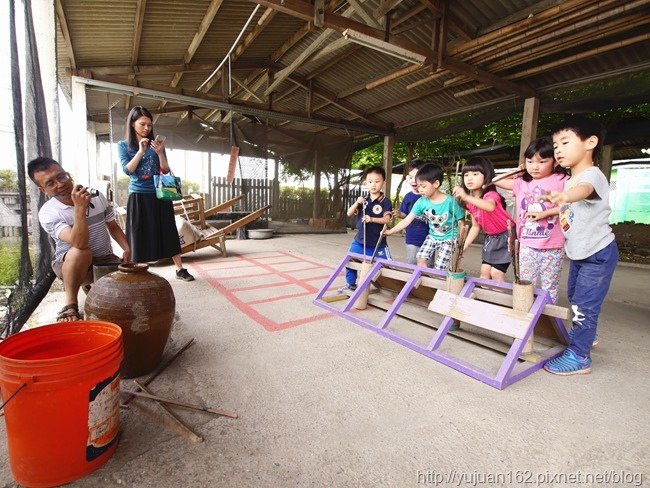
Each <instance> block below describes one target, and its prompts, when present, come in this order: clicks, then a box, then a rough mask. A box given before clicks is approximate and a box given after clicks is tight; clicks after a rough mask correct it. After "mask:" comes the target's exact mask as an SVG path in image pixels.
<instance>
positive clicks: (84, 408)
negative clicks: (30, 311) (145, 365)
mask: <svg viewBox="0 0 650 488" xmlns="http://www.w3.org/2000/svg"><path fill="white" fill-rule="evenodd" d="M122 355H123V349H122V330H121V329H120V327H119V326H117V325H115V324H111V323H109V322H91V321H76V322H68V323H61V324H53V325H46V326H43V327H39V328H36V329H32V330H28V331H25V332H20V333H18V334H16V335H13V336H11V337H9V338H8V339H6V340H5V341H3V342H0V389H1V390H2V401H3V402H6V401H7V400H9V398H10V397H11V396H12V395H13V394H14V393H16V392H17V393H16V395H15V396H14V397H13V398H11V400H9V402H8V403H7V405H6V406H5V409H4V411H5V422H6V425H7V443H8V446H9V463H10V465H11V471H12V473H13V476H14V478H15V479H16V481H17V482H18V483H19V484H21V485H24V486H28V487H48V486H57V485H61V484H64V483H68V482H70V481H73V480H75V479H78V478H81V477H83V476H85V475H87V474H89V473H91V472H93V471H94V470H96V469H97V468H99V467H100V466H102V465H103V464H104V463H106V461H108V460H109V459H110V457H111V456H112V455H113V452H114V451H115V449H116V448H117V434H118V430H119V424H120V421H119V408H120V405H119V389H120V377H119V369H120V362H121V361H122ZM23 385H24V386H23ZM19 389H20V391H18V390H19Z"/></svg>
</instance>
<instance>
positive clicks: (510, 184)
mask: <svg viewBox="0 0 650 488" xmlns="http://www.w3.org/2000/svg"><path fill="white" fill-rule="evenodd" d="M524 158H525V172H524V173H523V175H521V176H519V177H514V176H513V177H512V178H507V179H504V180H500V181H499V182H497V183H496V186H498V187H499V188H503V189H505V190H512V191H513V192H514V194H515V201H516V205H515V206H516V214H515V219H516V220H517V236H518V237H519V241H520V243H521V249H520V251H519V268H520V275H521V279H522V280H528V281H530V282H531V283H533V285H535V286H538V287H540V288H542V289H544V290H546V291H548V292H549V294H550V295H551V299H552V300H553V303H557V297H558V286H559V281H560V272H561V271H562V262H563V261H564V235H563V234H562V228H561V227H560V225H559V217H558V214H559V212H560V209H559V207H557V206H556V205H555V204H553V203H550V202H548V201H542V202H540V201H539V200H540V197H541V196H543V195H546V194H547V193H549V192H562V191H564V182H565V180H566V178H567V174H566V170H565V169H564V168H562V167H561V166H560V165H559V164H557V162H556V161H555V158H554V154H553V142H552V141H551V139H550V138H545V137H543V138H540V139H536V140H534V141H533V142H531V143H530V145H529V146H528V147H527V148H526V151H525V152H524Z"/></svg>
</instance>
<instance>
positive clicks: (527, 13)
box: [477, 0, 566, 36]
mask: <svg viewBox="0 0 650 488" xmlns="http://www.w3.org/2000/svg"><path fill="white" fill-rule="evenodd" d="M565 2H566V0H542V1H541V2H537V3H536V4H534V5H530V6H528V7H525V8H523V9H522V10H519V11H518V12H515V13H514V14H511V15H508V16H507V17H504V18H503V19H500V20H498V21H497V22H494V23H492V24H490V25H488V26H487V27H484V28H482V29H479V31H478V33H477V34H478V35H479V36H482V35H485V34H487V33H489V32H492V31H495V30H497V29H500V28H501V27H505V26H507V25H510V24H514V23H515V22H519V21H520V20H525V19H529V18H531V17H532V18H534V17H535V16H536V15H537V14H538V13H539V12H542V11H543V10H546V9H549V8H551V7H555V6H557V5H561V4H563V3H565Z"/></svg>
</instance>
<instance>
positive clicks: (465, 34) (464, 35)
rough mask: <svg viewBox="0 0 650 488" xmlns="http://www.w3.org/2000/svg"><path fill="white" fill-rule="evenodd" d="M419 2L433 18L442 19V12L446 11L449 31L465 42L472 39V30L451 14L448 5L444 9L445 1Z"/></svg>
mask: <svg viewBox="0 0 650 488" xmlns="http://www.w3.org/2000/svg"><path fill="white" fill-rule="evenodd" d="M420 2H421V3H422V4H423V5H424V6H425V7H426V8H427V9H429V10H430V11H431V13H432V14H433V16H434V17H442V16H443V11H444V10H445V9H446V10H447V14H448V16H449V20H448V24H449V30H451V31H452V32H453V33H454V34H456V35H457V36H458V37H460V38H461V39H463V40H465V41H468V40H470V39H473V38H474V32H473V31H472V29H471V28H470V27H468V26H467V25H466V24H465V22H463V21H462V20H461V19H459V18H458V17H457V16H456V15H455V14H454V13H453V12H451V11H450V10H449V6H448V5H447V6H446V7H445V6H444V5H445V4H447V2H446V1H439V2H434V1H433V0H420Z"/></svg>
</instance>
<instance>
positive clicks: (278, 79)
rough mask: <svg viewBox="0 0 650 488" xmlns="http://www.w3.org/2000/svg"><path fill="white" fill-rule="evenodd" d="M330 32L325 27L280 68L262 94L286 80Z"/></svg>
mask: <svg viewBox="0 0 650 488" xmlns="http://www.w3.org/2000/svg"><path fill="white" fill-rule="evenodd" d="M331 34H332V31H331V30H330V29H325V30H324V31H323V32H321V33H320V35H319V36H318V37H317V38H316V39H315V40H314V41H313V42H312V43H311V44H310V45H309V46H308V47H307V48H306V49H305V50H304V51H303V52H301V53H300V54H299V55H298V57H297V58H296V59H294V60H293V61H292V62H291V64H290V65H289V66H287V67H286V68H284V69H282V70H280V71H279V72H278V73H277V74H276V76H275V77H274V79H273V82H272V83H269V86H268V88H267V89H266V90H264V95H266V96H268V95H269V94H270V93H271V92H273V91H274V90H275V89H276V87H277V86H278V85H279V84H280V83H282V82H283V81H284V80H286V79H287V78H288V77H289V76H290V75H291V73H293V72H294V71H296V70H297V69H298V68H299V67H300V65H301V64H302V63H304V62H305V61H306V60H307V59H309V58H310V57H311V56H312V54H314V53H315V52H316V51H317V50H318V49H319V48H320V46H321V45H322V44H323V43H324V42H325V41H327V39H328V37H330V35H331Z"/></svg>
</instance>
